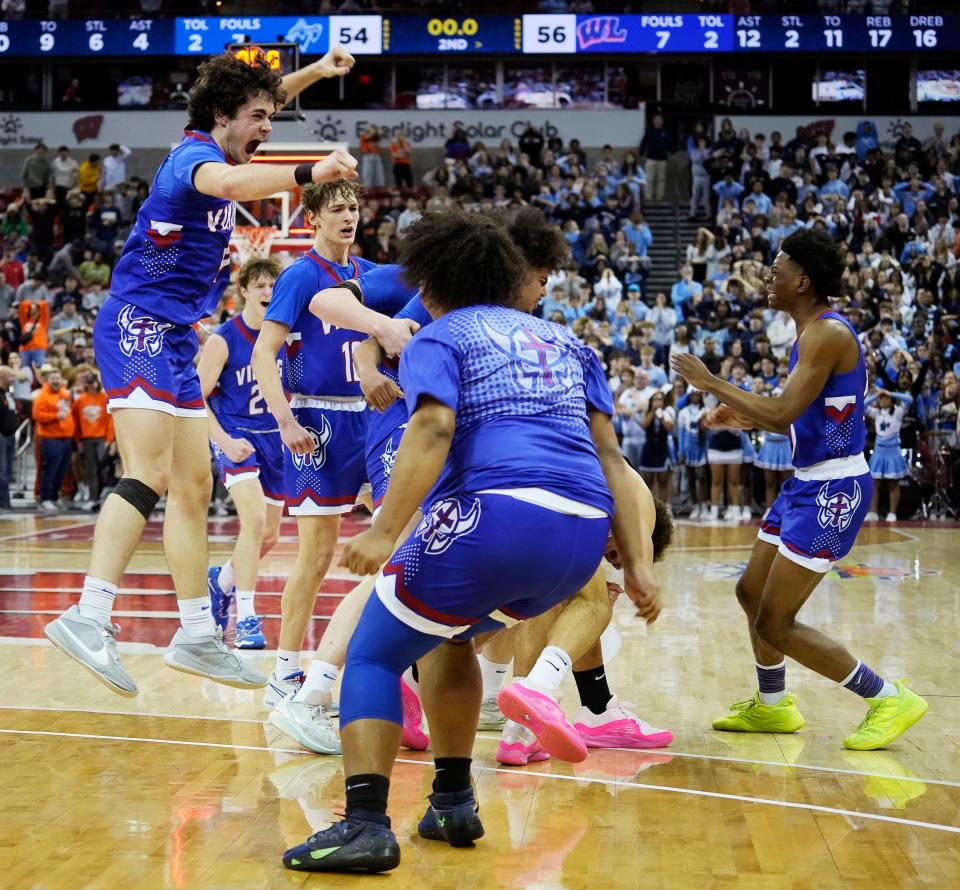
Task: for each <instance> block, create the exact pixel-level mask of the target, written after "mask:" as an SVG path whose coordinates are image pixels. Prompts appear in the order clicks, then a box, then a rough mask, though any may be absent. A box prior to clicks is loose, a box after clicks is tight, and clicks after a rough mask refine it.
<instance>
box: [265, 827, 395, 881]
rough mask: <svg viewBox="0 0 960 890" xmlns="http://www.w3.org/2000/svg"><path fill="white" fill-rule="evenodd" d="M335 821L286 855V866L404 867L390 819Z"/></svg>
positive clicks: (368, 869) (328, 868)
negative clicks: (400, 865) (401, 865)
mask: <svg viewBox="0 0 960 890" xmlns="http://www.w3.org/2000/svg"><path fill="white" fill-rule="evenodd" d="M370 815H371V818H367V819H361V818H358V815H357V814H356V813H354V815H353V816H351V817H349V818H346V819H344V820H343V821H342V822H334V823H333V825H331V826H330V827H329V828H326V829H324V830H323V831H318V832H317V833H316V834H314V835H311V836H310V837H308V838H307V839H306V841H304V842H303V843H302V844H299V845H298V846H296V847H291V848H290V849H289V850H287V852H286V853H284V854H283V864H284V865H285V866H286V867H287V868H292V869H294V870H295V871H346V872H357V871H360V872H378V871H390V869H392V868H396V867H397V866H398V865H399V864H400V845H399V844H398V843H397V838H396V835H395V834H394V833H393V832H392V831H391V830H390V820H389V819H387V818H386V817H380V818H381V819H383V820H384V821H379V820H377V819H376V817H374V816H373V815H372V814H370Z"/></svg>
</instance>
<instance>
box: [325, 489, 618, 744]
mask: <svg viewBox="0 0 960 890" xmlns="http://www.w3.org/2000/svg"><path fill="white" fill-rule="evenodd" d="M593 512H594V514H595V515H593V516H577V515H571V514H569V513H561V512H558V511H557V510H554V509H549V508H547V507H544V506H540V505H538V504H534V503H528V502H526V501H520V500H517V499H516V498H515V497H510V496H507V495H505V494H493V493H489V492H478V493H474V494H461V495H456V496H450V497H446V498H443V499H441V500H439V501H436V502H434V503H433V504H432V505H431V506H430V507H429V508H427V510H426V511H425V513H424V518H423V521H422V522H421V523H420V525H419V526H418V528H417V529H416V531H415V532H414V533H413V534H412V535H411V536H410V537H409V538H408V539H407V540H406V541H405V542H404V543H403V544H402V545H401V546H400V547H399V548H398V549H397V551H396V552H395V553H394V554H393V556H392V557H391V559H390V560H389V562H388V563H387V564H386V566H384V569H383V571H382V572H381V573H380V575H379V577H378V578H377V582H376V588H375V595H374V596H371V597H370V599H369V600H368V601H367V605H366V606H365V607H364V611H363V613H362V615H361V617H360V622H359V624H358V626H357V629H356V630H355V631H354V634H353V637H352V639H351V641H350V645H349V648H348V650H347V661H346V666H345V668H344V672H343V677H344V680H343V688H342V689H341V694H340V725H341V726H346V725H347V724H348V723H351V722H352V721H354V720H359V719H381V720H392V721H394V722H400V721H401V720H402V708H401V706H400V695H399V678H400V674H401V673H402V672H403V671H404V670H405V669H406V668H407V667H409V666H410V665H411V664H413V662H415V661H416V660H417V659H419V658H422V657H423V656H424V655H426V654H427V653H428V652H430V651H432V650H433V649H435V648H436V647H437V646H439V645H440V644H441V643H443V642H446V641H462V640H468V639H470V638H471V637H474V636H476V635H477V634H479V633H483V632H485V631H489V630H500V629H502V628H503V627H507V626H512V625H513V624H516V623H517V622H518V621H522V620H523V619H525V618H533V617H535V616H536V615H540V614H542V613H543V612H545V611H547V610H548V609H550V608H552V607H553V606H555V605H557V604H558V603H561V602H563V601H564V600H566V599H569V598H570V597H571V596H573V595H574V594H575V593H577V592H578V591H579V590H581V589H582V588H583V587H584V586H585V585H586V583H587V582H588V581H589V580H590V578H591V577H593V574H594V573H595V572H596V570H597V566H598V565H599V564H600V560H601V558H602V556H603V551H604V549H605V547H606V543H607V535H608V533H609V530H610V520H609V518H608V517H607V516H605V515H603V514H602V513H600V511H593Z"/></svg>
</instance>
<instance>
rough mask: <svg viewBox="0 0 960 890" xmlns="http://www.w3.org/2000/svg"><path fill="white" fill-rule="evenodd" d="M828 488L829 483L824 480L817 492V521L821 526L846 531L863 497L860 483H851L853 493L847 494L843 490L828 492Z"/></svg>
mask: <svg viewBox="0 0 960 890" xmlns="http://www.w3.org/2000/svg"><path fill="white" fill-rule="evenodd" d="M829 488H830V483H829V482H824V483H823V488H821V489H820V491H819V492H818V493H817V506H818V507H819V508H820V511H819V512H818V513H817V522H819V523H820V527H821V528H835V529H837V531H841V532H842V531H846V530H847V527H848V526H849V525H850V523H851V522H853V516H854V514H855V513H856V512H857V508H858V507H859V506H860V501H861V500H862V499H863V494H862V493H861V491H860V483H859V482H854V483H853V494H847V493H846V492H845V491H837V492H834V493H833V494H830V491H829Z"/></svg>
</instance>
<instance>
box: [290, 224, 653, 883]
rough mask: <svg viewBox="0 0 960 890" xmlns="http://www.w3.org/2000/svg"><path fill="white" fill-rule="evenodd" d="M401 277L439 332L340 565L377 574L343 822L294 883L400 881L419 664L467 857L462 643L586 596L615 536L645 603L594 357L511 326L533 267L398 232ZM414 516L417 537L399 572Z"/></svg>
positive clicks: (439, 789) (354, 704)
mask: <svg viewBox="0 0 960 890" xmlns="http://www.w3.org/2000/svg"><path fill="white" fill-rule="evenodd" d="M401 257H402V259H401V262H402V264H403V266H404V268H405V269H406V270H407V273H408V275H409V276H410V277H411V279H413V280H415V281H417V282H419V284H420V289H421V294H422V299H423V302H424V305H425V306H426V307H427V309H428V310H429V311H430V314H431V316H433V318H434V322H433V323H432V324H431V325H430V326H429V327H428V328H427V329H426V330H424V331H421V332H420V333H418V334H417V336H416V337H415V338H414V339H413V340H412V342H411V343H410V344H409V346H407V348H406V349H405V350H404V352H403V355H402V357H401V366H400V379H401V383H402V388H403V391H404V393H405V396H406V401H407V406H408V408H409V410H410V420H409V422H408V425H407V429H406V431H405V432H404V436H403V440H402V443H401V445H400V450H399V452H398V455H397V458H396V461H395V463H394V466H393V471H392V474H391V484H390V486H389V489H388V491H387V495H386V498H385V499H384V502H383V505H382V508H381V511H380V513H379V515H378V516H377V519H376V520H375V521H374V523H373V526H372V527H371V529H370V530H369V531H367V532H364V533H363V534H362V535H359V536H357V537H356V538H354V539H353V540H352V541H351V542H350V543H349V544H348V545H347V548H346V550H345V554H344V562H345V564H346V565H347V566H348V567H349V568H350V569H351V571H355V572H358V573H360V574H369V573H371V572H376V571H378V570H379V569H380V567H381V566H383V565H384V563H387V565H386V567H385V568H384V569H383V571H382V572H381V573H380V575H379V577H378V578H377V582H376V596H372V597H371V598H370V599H369V600H368V602H367V605H366V606H365V608H364V612H363V614H362V616H361V619H360V623H359V625H358V627H357V631H356V633H355V634H354V636H353V639H352V640H351V642H350V647H349V651H348V654H347V663H346V668H345V671H344V683H343V687H342V690H341V699H340V722H341V730H342V740H343V749H344V773H345V775H346V818H345V819H344V820H343V821H342V822H338V823H336V824H334V825H333V826H332V827H331V828H329V829H326V830H325V831H321V832H318V833H317V834H315V835H313V836H312V837H310V838H309V839H308V840H307V841H306V842H305V843H304V844H301V845H300V846H298V847H295V848H293V849H291V850H288V851H287V853H286V854H285V856H284V864H285V865H287V867H289V868H294V869H302V870H322V871H385V870H388V869H391V868H394V867H396V865H397V864H398V863H399V858H400V856H399V847H398V846H397V842H396V838H395V837H394V835H393V833H392V832H391V831H390V828H389V826H390V822H389V819H388V818H387V816H386V809H387V796H388V790H389V775H390V772H391V768H392V765H393V759H394V757H395V755H396V751H397V747H398V745H399V741H400V735H401V722H402V704H401V694H400V677H401V674H402V673H403V672H404V670H406V668H407V667H409V666H410V665H411V664H412V663H414V662H419V663H420V665H421V671H420V673H421V682H422V687H421V689H422V692H423V695H424V706H425V708H426V710H427V714H428V719H429V721H430V726H431V732H432V736H431V741H432V744H433V748H434V754H435V763H436V767H437V775H436V778H435V780H434V793H433V794H432V795H431V796H430V807H429V810H428V814H427V816H425V817H424V822H427V821H430V822H431V823H432V825H433V826H434V827H435V829H436V831H437V832H438V837H443V838H444V839H446V840H448V841H449V842H450V843H452V844H454V845H456V846H465V845H469V844H471V843H472V841H473V840H474V839H475V838H477V837H480V836H481V835H482V834H483V827H482V825H481V824H480V821H479V818H478V817H477V815H476V810H475V801H474V799H473V793H472V790H471V787H470V763H471V760H470V758H471V753H472V749H473V742H474V736H475V733H476V726H477V720H478V718H479V712H480V701H481V697H482V694H483V687H482V683H481V681H480V674H479V669H478V665H477V659H476V655H475V652H474V649H473V647H472V646H470V645H463V641H466V640H469V639H471V638H472V637H473V636H475V635H476V634H478V633H482V632H484V631H487V630H496V629H501V628H502V627H504V626H505V625H507V624H512V623H514V622H515V621H517V620H521V619H522V618H525V617H532V616H534V615H537V614H540V613H541V612H543V611H545V610H546V609H548V608H550V607H551V606H552V605H555V604H556V603H558V602H560V601H562V600H564V599H566V598H568V597H569V596H571V595H573V594H574V593H575V592H576V591H577V590H579V589H580V588H581V587H583V586H584V585H585V584H586V582H587V581H588V579H589V578H590V577H591V576H592V575H593V574H594V572H595V570H596V567H597V565H598V564H599V562H600V558H601V556H602V554H603V551H604V547H605V545H606V541H607V534H608V530H609V526H610V521H611V519H610V517H611V516H612V517H613V520H612V521H613V525H614V528H615V531H616V534H617V540H618V542H619V543H620V545H621V553H622V555H623V556H624V571H625V585H626V587H627V591H628V593H629V594H630V595H631V596H632V597H633V598H634V599H636V600H637V601H638V602H644V603H645V602H646V599H647V595H646V593H645V592H644V591H643V589H642V582H641V580H640V578H639V577H638V567H639V566H640V565H641V556H640V554H641V551H642V541H641V539H640V534H639V527H640V524H639V517H638V509H637V503H636V500H635V499H632V498H631V497H630V496H629V490H628V488H627V478H628V477H627V472H628V470H627V466H626V464H625V462H624V461H623V458H622V455H621V454H620V451H619V447H618V444H617V440H616V435H615V433H614V430H613V424H612V420H611V416H612V414H613V405H612V399H611V396H610V390H609V387H608V386H607V382H606V378H605V376H604V374H603V370H602V368H601V366H600V363H599V360H598V359H597V358H596V355H595V354H594V353H593V352H592V351H591V350H590V349H589V348H587V347H585V346H584V345H583V344H582V343H580V342H579V341H578V340H576V338H574V337H573V336H572V334H570V332H569V331H567V330H566V329H565V328H560V327H558V326H556V325H553V324H551V323H549V322H544V321H542V320H540V319H537V318H534V317H532V316H530V315H528V314H527V313H525V312H522V311H520V310H519V309H518V308H513V306H514V305H515V303H516V291H517V287H516V284H515V282H516V279H517V270H518V269H522V268H523V267H524V262H523V258H522V256H521V255H520V254H519V253H518V251H517V250H516V248H515V247H514V246H513V245H512V244H511V243H510V241H509V239H508V238H507V237H506V235H505V233H504V231H503V229H502V228H501V227H499V226H498V225H496V223H494V222H492V221H491V220H488V219H486V218H484V217H481V216H472V217H471V216H467V215H463V214H459V213H452V214H442V215H441V214H434V213H428V214H424V216H423V217H422V218H421V219H420V220H418V221H417V222H416V223H414V224H413V225H412V226H410V227H409V228H408V229H407V230H406V232H405V234H404V238H403V240H402V242H401ZM547 458H548V459H547ZM608 483H609V487H608ZM611 489H612V494H611ZM421 503H425V504H426V508H425V510H424V520H423V522H422V523H421V524H420V525H419V526H418V528H417V530H416V532H415V533H414V534H413V535H411V536H410V537H409V538H408V539H407V541H406V542H405V543H404V544H402V545H401V546H400V547H399V549H397V550H396V552H395V553H393V556H392V557H391V553H392V552H393V550H394V546H395V543H396V540H397V538H398V536H399V535H400V533H401V531H402V530H403V528H404V527H405V526H406V525H407V523H408V522H409V521H410V519H411V517H412V516H413V515H414V514H415V512H416V511H417V509H418V508H419V507H420V504H421ZM614 506H615V507H616V509H615V510H614ZM421 659H422V661H421Z"/></svg>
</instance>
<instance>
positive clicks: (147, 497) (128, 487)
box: [111, 477, 160, 519]
mask: <svg viewBox="0 0 960 890" xmlns="http://www.w3.org/2000/svg"><path fill="white" fill-rule="evenodd" d="M111 494H116V495H120V497H122V498H123V499H124V500H125V501H126V502H127V503H128V504H130V506H131V507H133V508H134V509H135V510H136V511H137V512H138V513H139V514H140V515H141V516H142V517H143V518H144V519H149V518H150V514H151V513H152V512H153V508H154V507H156V506H157V501H159V500H160V495H158V494H157V493H156V492H155V491H154V490H153V489H152V488H151V487H150V486H149V485H145V484H144V483H143V482H141V481H140V480H139V479H128V478H126V477H124V478H123V479H121V480H120V481H119V482H118V483H117V484H116V485H115V486H114V488H113V491H112V492H111Z"/></svg>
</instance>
